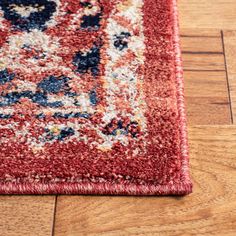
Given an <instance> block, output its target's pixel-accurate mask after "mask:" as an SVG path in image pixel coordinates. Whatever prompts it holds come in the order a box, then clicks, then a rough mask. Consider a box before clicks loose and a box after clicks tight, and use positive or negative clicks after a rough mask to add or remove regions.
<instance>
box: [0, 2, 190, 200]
mask: <svg viewBox="0 0 236 236" xmlns="http://www.w3.org/2000/svg"><path fill="white" fill-rule="evenodd" d="M188 162H189V160H188V143H187V133H186V120H185V109H184V98H183V77H182V66H181V58H180V48H179V36H178V19H177V10H176V1H175V0H81V1H79V0H1V1H0V193H1V194H114V195H169V194H174V195H184V194H188V193H190V192H191V189H192V184H191V181H190V177H189V163H188Z"/></svg>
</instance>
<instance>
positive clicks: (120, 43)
mask: <svg viewBox="0 0 236 236" xmlns="http://www.w3.org/2000/svg"><path fill="white" fill-rule="evenodd" d="M130 36H131V34H130V33H129V32H121V34H120V35H115V41H114V46H115V48H117V49H119V50H120V51H122V50H123V49H124V48H127V47H128V38H129V37H130Z"/></svg>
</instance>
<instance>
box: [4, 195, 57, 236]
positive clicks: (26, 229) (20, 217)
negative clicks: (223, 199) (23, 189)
mask: <svg viewBox="0 0 236 236" xmlns="http://www.w3.org/2000/svg"><path fill="white" fill-rule="evenodd" d="M54 200H55V197H53V196H44V197H42V196H0V212H1V214H0V235H4V236H21V235H24V236H27V235H29V236H32V235H33V236H41V235H42V236H49V235H51V234H52V227H53V216H54Z"/></svg>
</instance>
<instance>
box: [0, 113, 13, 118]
mask: <svg viewBox="0 0 236 236" xmlns="http://www.w3.org/2000/svg"><path fill="white" fill-rule="evenodd" d="M9 118H11V115H10V114H0V119H9Z"/></svg>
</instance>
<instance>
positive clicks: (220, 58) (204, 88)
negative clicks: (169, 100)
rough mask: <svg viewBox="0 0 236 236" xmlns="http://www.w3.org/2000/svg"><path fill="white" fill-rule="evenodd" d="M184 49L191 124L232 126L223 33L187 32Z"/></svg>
mask: <svg viewBox="0 0 236 236" xmlns="http://www.w3.org/2000/svg"><path fill="white" fill-rule="evenodd" d="M181 45H182V52H183V58H184V61H183V63H184V68H185V71H184V79H185V96H186V103H187V115H188V123H189V124H190V125H196V124H199V125H202V124H204V125H207V124H230V123H231V113H230V103H229V95H228V87H227V77H226V72H225V62H224V54H223V53H224V50H223V45H222V37H221V32H220V31H219V30H213V31H212V30H211V31H210V30H209V31H205V30H191V29H183V30H182V32H181ZM219 69H220V70H222V71H218V70H219Z"/></svg>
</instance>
